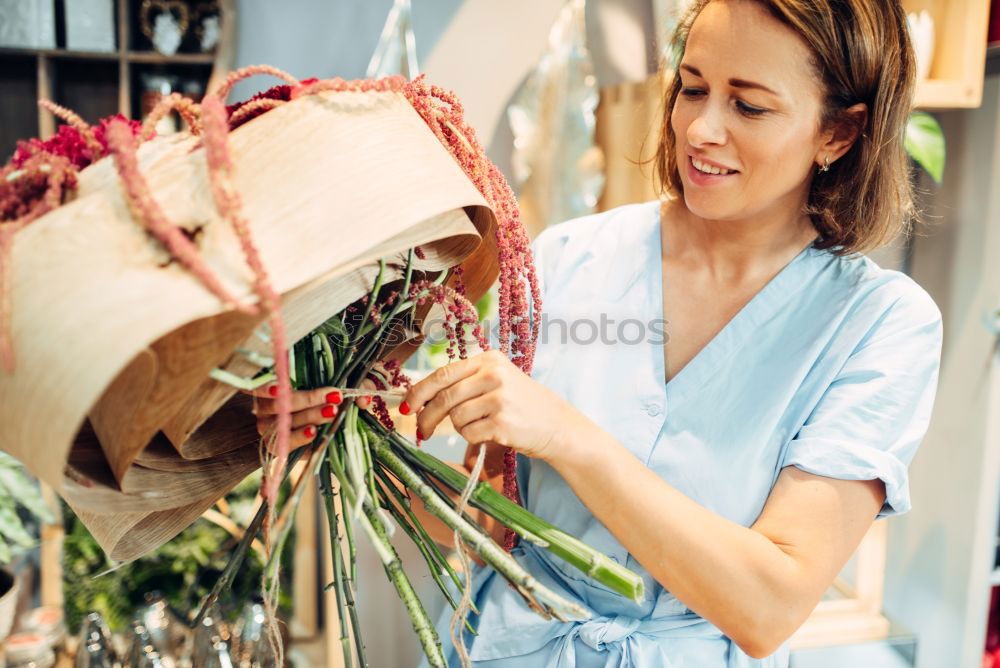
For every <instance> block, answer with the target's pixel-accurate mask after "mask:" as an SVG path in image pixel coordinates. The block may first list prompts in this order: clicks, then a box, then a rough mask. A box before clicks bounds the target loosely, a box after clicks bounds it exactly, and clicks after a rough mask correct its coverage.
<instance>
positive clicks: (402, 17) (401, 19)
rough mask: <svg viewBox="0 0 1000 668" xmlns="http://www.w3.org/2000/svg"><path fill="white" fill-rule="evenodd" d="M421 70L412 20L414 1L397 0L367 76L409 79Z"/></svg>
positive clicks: (387, 19) (387, 18) (390, 12)
mask: <svg viewBox="0 0 1000 668" xmlns="http://www.w3.org/2000/svg"><path fill="white" fill-rule="evenodd" d="M419 72H420V67H419V66H418V65H417V47H416V42H415V41H414V39H413V24H412V22H411V20H410V0H394V2H393V3H392V8H391V9H390V10H389V15H388V16H387V17H386V20H385V26H384V27H383V28H382V35H381V36H380V37H379V39H378V44H377V45H376V46H375V52H374V53H373V54H372V59H371V60H370V61H369V62H368V71H367V72H366V73H365V76H367V77H368V78H369V79H380V78H382V77H386V76H389V75H392V74H402V75H403V76H405V77H406V78H407V79H413V78H414V77H415V76H417V74H419Z"/></svg>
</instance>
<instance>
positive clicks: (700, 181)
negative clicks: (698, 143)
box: [687, 155, 739, 186]
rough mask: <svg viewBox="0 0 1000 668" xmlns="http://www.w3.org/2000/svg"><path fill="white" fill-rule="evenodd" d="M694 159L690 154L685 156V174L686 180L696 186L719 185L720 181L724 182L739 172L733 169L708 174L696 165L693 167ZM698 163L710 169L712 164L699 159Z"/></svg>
mask: <svg viewBox="0 0 1000 668" xmlns="http://www.w3.org/2000/svg"><path fill="white" fill-rule="evenodd" d="M694 160H695V159H694V158H693V157H692V156H690V155H689V156H687V173H688V174H687V175H688V181H690V182H691V183H693V184H694V185H696V186H714V185H720V184H722V183H726V182H727V181H728V180H731V179H733V178H734V177H736V176H737V175H738V174H739V172H735V171H730V172H728V173H726V174H722V173H719V174H709V173H707V172H703V171H701V169H698V167H695V163H694ZM699 165H700V166H701V167H702V168H703V169H704V168H707V169H712V166H710V165H708V163H704V162H701V161H699Z"/></svg>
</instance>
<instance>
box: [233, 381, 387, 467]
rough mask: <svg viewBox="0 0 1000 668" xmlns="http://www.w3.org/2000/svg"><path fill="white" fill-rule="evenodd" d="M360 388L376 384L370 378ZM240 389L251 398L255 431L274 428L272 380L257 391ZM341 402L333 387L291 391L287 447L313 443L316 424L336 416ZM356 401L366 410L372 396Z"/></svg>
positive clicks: (274, 392) (261, 431)
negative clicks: (290, 422)
mask: <svg viewBox="0 0 1000 668" xmlns="http://www.w3.org/2000/svg"><path fill="white" fill-rule="evenodd" d="M360 387H361V388H364V389H375V385H374V384H373V383H372V382H371V381H369V380H365V381H364V382H362V383H361V386H360ZM240 391H241V392H243V393H244V394H249V395H251V396H252V397H253V408H252V411H253V414H254V415H256V416H257V432H258V433H259V434H260V435H261V436H263V435H265V434H267V433H268V432H269V431H271V430H273V429H274V425H275V423H276V421H277V412H276V404H277V401H276V399H275V398H274V397H275V395H277V393H278V386H277V385H276V384H273V383H272V384H270V385H264V386H262V387H259V388H257V389H256V390H240ZM342 401H343V397H342V396H341V393H340V391H339V390H336V389H334V388H332V387H321V388H317V389H315V390H293V391H292V433H291V436H290V440H289V444H290V447H291V448H292V449H293V450H294V449H296V448H301V447H302V446H303V445H308V444H309V443H312V442H313V440H314V439H315V438H316V430H317V428H318V427H319V425H322V424H326V423H328V422H333V421H334V420H335V419H336V418H337V413H338V411H339V405H340V403H341V402H342ZM355 403H356V404H357V405H358V408H362V409H367V408H368V406H369V405H370V404H371V397H358V398H357V399H356V400H355Z"/></svg>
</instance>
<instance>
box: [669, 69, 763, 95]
mask: <svg viewBox="0 0 1000 668" xmlns="http://www.w3.org/2000/svg"><path fill="white" fill-rule="evenodd" d="M681 69H682V70H687V71H688V72H690V73H691V74H693V75H695V76H696V77H701V76H702V75H701V70H699V69H698V68H697V67H695V66H694V65H688V64H687V63H682V64H681ZM702 78H704V77H702ZM729 85H730V86H732V87H733V88H759V89H760V90H762V91H765V92H768V93H770V94H771V95H774V96H775V97H781V94H780V93H778V92H776V91H773V90H771V89H770V88H768V87H767V86H765V85H764V84H760V83H757V82H756V81H747V80H746V79H730V80H729Z"/></svg>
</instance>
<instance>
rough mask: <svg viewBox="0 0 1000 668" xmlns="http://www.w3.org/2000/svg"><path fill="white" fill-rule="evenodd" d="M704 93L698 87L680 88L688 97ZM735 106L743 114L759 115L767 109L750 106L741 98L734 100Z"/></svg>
mask: <svg viewBox="0 0 1000 668" xmlns="http://www.w3.org/2000/svg"><path fill="white" fill-rule="evenodd" d="M704 94H705V91H703V90H701V89H700V88H681V95H683V96H684V97H688V98H694V97H699V96H702V95H704ZM736 108H737V109H739V110H740V113H741V114H743V115H744V116H751V117H752V116H760V115H762V114H766V113H767V109H758V108H757V107H752V106H750V105H749V104H747V103H746V102H743V101H742V100H737V101H736Z"/></svg>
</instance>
